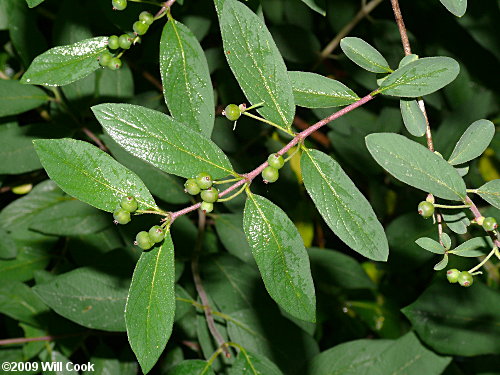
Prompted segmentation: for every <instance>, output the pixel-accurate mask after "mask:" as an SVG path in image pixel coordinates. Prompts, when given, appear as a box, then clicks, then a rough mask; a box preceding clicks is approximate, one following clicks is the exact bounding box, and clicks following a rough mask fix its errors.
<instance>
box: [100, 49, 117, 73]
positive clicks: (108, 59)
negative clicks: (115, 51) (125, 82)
mask: <svg viewBox="0 0 500 375" xmlns="http://www.w3.org/2000/svg"><path fill="white" fill-rule="evenodd" d="M99 64H100V65H101V66H102V67H104V68H109V69H111V70H117V69H120V68H121V66H122V61H121V60H120V59H119V58H118V57H114V56H113V55H112V54H111V53H109V51H104V52H103V53H102V54H101V56H99Z"/></svg>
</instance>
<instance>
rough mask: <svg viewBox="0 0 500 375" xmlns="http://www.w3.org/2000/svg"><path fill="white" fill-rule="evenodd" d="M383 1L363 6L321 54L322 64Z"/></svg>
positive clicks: (378, 0)
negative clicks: (343, 39)
mask: <svg viewBox="0 0 500 375" xmlns="http://www.w3.org/2000/svg"><path fill="white" fill-rule="evenodd" d="M382 1H383V0H372V1H370V2H369V3H368V4H365V5H363V7H362V8H361V9H360V10H359V12H358V13H357V14H356V15H355V16H354V18H353V19H352V20H351V21H350V22H349V23H348V24H347V25H345V26H344V27H343V28H342V29H341V30H340V31H339V33H338V34H337V35H335V37H334V38H333V39H332V40H331V41H330V43H328V44H327V46H326V47H325V48H324V49H323V51H321V53H320V62H321V61H322V60H324V59H326V58H327V57H328V56H329V55H331V54H332V52H333V51H334V50H335V49H336V48H337V47H338V46H339V44H340V41H341V40H342V38H343V37H345V36H346V35H348V34H349V33H350V32H351V31H352V29H354V27H355V26H356V25H357V24H358V23H359V22H360V21H361V20H362V19H363V18H365V17H366V16H367V15H368V14H370V12H371V11H372V10H373V9H375V8H376V7H377V5H379V4H380V3H381V2H382Z"/></svg>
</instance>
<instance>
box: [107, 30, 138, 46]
mask: <svg viewBox="0 0 500 375" xmlns="http://www.w3.org/2000/svg"><path fill="white" fill-rule="evenodd" d="M133 41H134V36H133V35H131V34H122V35H120V36H118V35H111V36H110V37H109V38H108V48H109V49H111V50H116V49H118V48H121V49H129V48H130V47H131V46H132V43H133Z"/></svg>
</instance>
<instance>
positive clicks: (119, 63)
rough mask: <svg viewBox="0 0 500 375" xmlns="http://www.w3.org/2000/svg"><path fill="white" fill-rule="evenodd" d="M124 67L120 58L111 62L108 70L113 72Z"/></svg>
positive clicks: (115, 58)
mask: <svg viewBox="0 0 500 375" xmlns="http://www.w3.org/2000/svg"><path fill="white" fill-rule="evenodd" d="M121 67H122V61H121V60H120V59H119V58H118V57H113V58H112V59H111V61H110V62H109V65H108V68H109V69H111V70H117V69H120V68H121Z"/></svg>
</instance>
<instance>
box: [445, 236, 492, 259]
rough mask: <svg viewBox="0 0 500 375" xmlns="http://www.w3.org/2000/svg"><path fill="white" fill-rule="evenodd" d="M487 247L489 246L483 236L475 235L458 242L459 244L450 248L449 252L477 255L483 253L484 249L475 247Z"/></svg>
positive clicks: (463, 255) (459, 254) (468, 255)
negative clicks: (460, 242)
mask: <svg viewBox="0 0 500 375" xmlns="http://www.w3.org/2000/svg"><path fill="white" fill-rule="evenodd" d="M487 247H489V245H488V242H487V241H486V239H485V238H483V237H476V238H472V239H470V240H467V241H465V242H464V243H462V244H460V245H459V246H457V247H456V248H454V249H453V250H451V251H450V253H451V254H455V255H458V256H461V257H478V256H481V255H483V254H484V251H481V250H477V249H478V248H480V249H485V248H487Z"/></svg>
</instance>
